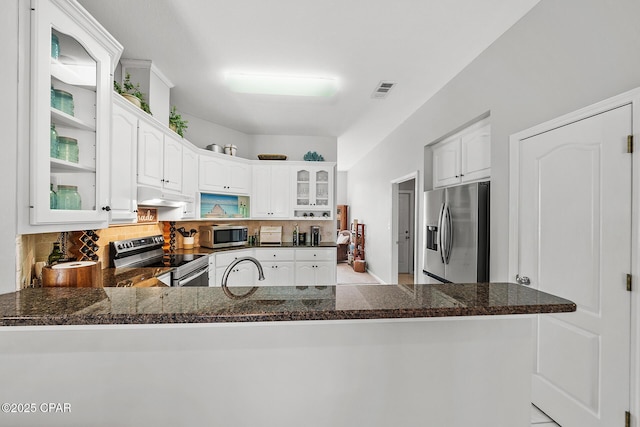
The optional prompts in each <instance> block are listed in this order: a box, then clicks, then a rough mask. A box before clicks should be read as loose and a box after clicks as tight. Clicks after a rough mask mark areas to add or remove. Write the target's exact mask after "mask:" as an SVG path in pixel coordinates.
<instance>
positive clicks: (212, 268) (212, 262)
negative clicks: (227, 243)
mask: <svg viewBox="0 0 640 427" xmlns="http://www.w3.org/2000/svg"><path fill="white" fill-rule="evenodd" d="M209 286H210V287H211V286H216V254H210V255H209Z"/></svg>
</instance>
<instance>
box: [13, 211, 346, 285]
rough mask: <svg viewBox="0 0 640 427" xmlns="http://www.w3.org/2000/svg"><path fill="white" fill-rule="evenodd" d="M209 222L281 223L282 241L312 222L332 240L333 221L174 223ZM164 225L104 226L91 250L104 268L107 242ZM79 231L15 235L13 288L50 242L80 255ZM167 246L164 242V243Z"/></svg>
mask: <svg viewBox="0 0 640 427" xmlns="http://www.w3.org/2000/svg"><path fill="white" fill-rule="evenodd" d="M211 224H224V225H246V226H247V227H248V228H249V234H250V235H253V234H254V233H256V232H259V230H260V227H261V226H263V225H275V226H278V225H281V226H282V240H283V241H284V242H291V241H292V239H293V237H292V236H293V229H294V228H295V226H296V224H297V225H298V226H299V229H300V232H303V233H304V232H306V233H308V234H309V232H310V227H311V226H312V225H314V226H319V227H320V230H321V236H322V237H321V241H322V242H335V239H336V229H335V221H333V220H318V221H295V220H294V221H291V220H286V221H273V220H270V221H256V220H238V221H180V222H176V223H175V226H176V228H179V227H184V228H185V229H187V230H190V229H192V228H195V229H196V230H199V229H200V226H203V225H211ZM165 225H167V227H166V228H167V229H168V228H169V227H168V223H166V224H165V223H163V222H158V223H154V224H145V225H121V226H113V227H109V228H106V229H101V230H95V234H96V235H97V236H98V239H97V241H95V242H94V243H95V246H97V247H95V248H94V249H95V251H94V253H95V254H96V255H97V258H98V260H99V261H101V263H102V268H108V267H109V263H110V259H109V242H112V241H116V240H124V239H133V238H136V237H146V236H153V235H156V234H163V235H165V239H166V234H167V233H165V232H164V231H165ZM83 233H85V232H82V231H75V232H71V233H43V234H25V235H21V236H18V237H17V238H16V257H17V260H18V262H17V263H16V288H17V289H22V288H25V287H28V286H30V285H31V283H32V277H33V276H34V265H35V263H36V262H46V261H47V258H48V257H49V254H50V253H51V250H52V249H53V243H54V242H61V246H62V248H63V251H65V252H66V255H67V256H75V257H77V258H80V257H81V256H82V254H81V253H80V246H81V244H80V243H79V242H80V240H81V236H82V235H83ZM198 237H199V233H198V234H196V235H195V246H196V247H197V246H200V244H199V239H198ZM175 246H176V247H175V248H176V249H181V248H182V236H181V235H180V234H179V233H178V234H177V238H176V245H175ZM167 247H168V245H167Z"/></svg>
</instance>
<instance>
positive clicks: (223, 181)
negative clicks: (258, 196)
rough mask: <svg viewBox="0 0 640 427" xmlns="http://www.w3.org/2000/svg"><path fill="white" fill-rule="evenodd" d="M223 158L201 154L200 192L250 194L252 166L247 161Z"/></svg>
mask: <svg viewBox="0 0 640 427" xmlns="http://www.w3.org/2000/svg"><path fill="white" fill-rule="evenodd" d="M223 156H224V155H222V154H215V153H211V154H209V153H207V154H200V162H199V163H200V168H199V188H200V191H204V192H213V193H229V194H249V193H250V190H251V188H250V187H251V165H250V164H249V163H248V162H246V161H245V160H239V159H229V158H225V157H223ZM227 157H229V156H227Z"/></svg>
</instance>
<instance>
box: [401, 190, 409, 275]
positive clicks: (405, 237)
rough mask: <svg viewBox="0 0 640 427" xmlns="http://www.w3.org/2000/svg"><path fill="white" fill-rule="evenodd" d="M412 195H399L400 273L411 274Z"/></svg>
mask: <svg viewBox="0 0 640 427" xmlns="http://www.w3.org/2000/svg"><path fill="white" fill-rule="evenodd" d="M410 217H411V194H410V193H402V192H401V193H399V194H398V273H411V259H412V254H411V253H410V252H411V218H410Z"/></svg>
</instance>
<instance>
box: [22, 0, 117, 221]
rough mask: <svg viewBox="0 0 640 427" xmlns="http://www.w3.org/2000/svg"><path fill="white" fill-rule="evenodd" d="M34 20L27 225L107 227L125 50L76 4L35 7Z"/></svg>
mask: <svg viewBox="0 0 640 427" xmlns="http://www.w3.org/2000/svg"><path fill="white" fill-rule="evenodd" d="M32 16H33V19H32V24H33V25H32V32H31V40H32V50H31V52H32V56H31V68H32V72H31V76H32V81H31V141H30V144H31V146H30V148H31V149H30V154H29V156H30V179H31V182H30V191H29V196H30V202H29V208H30V223H31V224H32V225H46V224H73V225H75V224H79V223H81V224H83V226H85V227H90V226H106V225H107V223H108V219H109V214H108V212H109V211H110V209H111V207H110V205H109V196H110V195H109V142H110V131H111V94H112V80H113V77H112V71H113V69H114V67H115V64H116V63H117V60H118V58H119V56H120V53H121V52H122V46H121V45H120V44H119V43H118V42H117V41H116V40H115V39H113V38H112V37H111V36H110V35H109V34H108V33H107V32H106V31H105V30H104V28H102V27H101V26H100V25H99V24H98V23H97V22H96V21H95V20H94V19H93V18H92V17H91V16H90V15H89V14H88V13H87V12H86V11H85V10H84V9H83V8H82V7H81V6H79V5H78V4H77V3H76V2H75V1H68V0H65V1H63V0H32ZM61 228H65V227H61Z"/></svg>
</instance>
